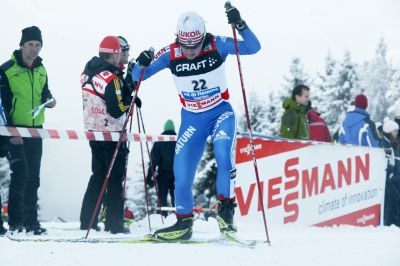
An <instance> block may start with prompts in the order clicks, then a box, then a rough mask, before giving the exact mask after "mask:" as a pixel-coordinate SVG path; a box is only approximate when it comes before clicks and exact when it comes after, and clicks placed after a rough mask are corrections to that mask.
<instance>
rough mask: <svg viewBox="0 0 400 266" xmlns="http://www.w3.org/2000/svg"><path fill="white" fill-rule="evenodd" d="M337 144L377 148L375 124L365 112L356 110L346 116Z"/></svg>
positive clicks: (359, 109)
mask: <svg viewBox="0 0 400 266" xmlns="http://www.w3.org/2000/svg"><path fill="white" fill-rule="evenodd" d="M339 143H341V144H353V145H358V146H369V147H379V142H378V138H377V135H376V128H375V124H374V122H372V121H371V119H370V118H369V114H368V112H367V111H365V110H364V109H361V108H356V109H355V110H354V111H351V112H348V113H347V114H346V117H345V119H344V121H343V123H342V126H341V128H340V132H339Z"/></svg>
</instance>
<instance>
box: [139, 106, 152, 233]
mask: <svg viewBox="0 0 400 266" xmlns="http://www.w3.org/2000/svg"><path fill="white" fill-rule="evenodd" d="M137 110H139V108H137ZM136 116H137V123H138V131H139V134H140V133H141V132H140V122H139V112H136ZM140 154H141V155H142V170H143V183H144V191H145V197H146V210H147V220H148V222H149V232H150V233H151V222H150V212H149V192H148V189H147V186H146V170H145V167H144V155H143V144H142V142H140Z"/></svg>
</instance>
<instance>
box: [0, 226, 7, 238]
mask: <svg viewBox="0 0 400 266" xmlns="http://www.w3.org/2000/svg"><path fill="white" fill-rule="evenodd" d="M6 233H7V229H5V228H4V226H3V223H1V224H0V236H2V235H5V234H6Z"/></svg>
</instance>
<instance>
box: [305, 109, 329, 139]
mask: <svg viewBox="0 0 400 266" xmlns="http://www.w3.org/2000/svg"><path fill="white" fill-rule="evenodd" d="M307 115H308V126H309V129H310V140H315V141H322V142H332V137H331V134H330V133H329V129H328V126H327V125H326V122H325V120H324V119H323V118H322V117H320V113H318V112H317V111H315V110H314V109H310V111H309V112H308V114H307Z"/></svg>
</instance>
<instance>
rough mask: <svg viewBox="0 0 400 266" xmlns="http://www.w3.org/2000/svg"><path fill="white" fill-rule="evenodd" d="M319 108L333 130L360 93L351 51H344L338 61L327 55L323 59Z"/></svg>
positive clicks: (333, 130) (337, 126)
mask: <svg viewBox="0 0 400 266" xmlns="http://www.w3.org/2000/svg"><path fill="white" fill-rule="evenodd" d="M322 81H323V82H322V84H321V85H320V86H319V88H320V90H322V92H321V95H319V96H318V97H319V98H321V101H320V102H319V103H318V105H319V107H320V108H321V113H322V117H323V118H324V119H325V120H326V122H327V124H328V127H329V128H330V130H331V132H332V133H333V132H335V131H336V130H337V129H338V128H339V127H340V123H341V122H342V121H343V119H344V117H345V115H346V112H347V111H348V110H349V107H350V105H351V102H352V100H353V99H354V96H355V95H356V94H358V93H361V92H362V91H360V88H359V84H358V82H359V78H358V73H357V65H356V64H355V63H353V62H352V59H351V53H350V52H349V51H346V52H345V54H344V57H343V60H342V61H341V62H339V63H337V62H336V61H334V60H333V59H332V58H331V57H330V56H329V55H328V57H327V59H326V61H325V73H324V74H323V75H322Z"/></svg>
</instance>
